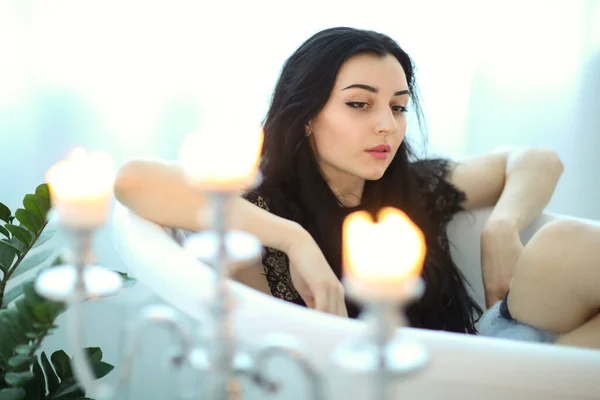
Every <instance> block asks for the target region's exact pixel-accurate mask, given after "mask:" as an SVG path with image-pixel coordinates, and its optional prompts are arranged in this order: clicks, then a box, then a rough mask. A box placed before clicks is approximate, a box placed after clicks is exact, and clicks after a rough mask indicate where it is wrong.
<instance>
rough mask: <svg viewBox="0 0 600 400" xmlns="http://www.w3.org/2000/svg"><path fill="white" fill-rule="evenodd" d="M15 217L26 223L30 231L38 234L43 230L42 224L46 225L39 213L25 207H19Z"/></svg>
mask: <svg viewBox="0 0 600 400" xmlns="http://www.w3.org/2000/svg"><path fill="white" fill-rule="evenodd" d="M15 217H16V218H17V220H19V222H20V223H22V224H23V225H25V226H26V227H27V228H29V230H30V231H32V232H35V233H36V234H37V233H39V232H40V231H41V230H42V226H43V225H44V222H43V221H42V218H41V217H40V216H39V215H37V214H36V213H34V212H31V211H29V210H25V209H23V208H19V209H18V210H17V211H16V212H15Z"/></svg>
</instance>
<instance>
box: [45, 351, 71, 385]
mask: <svg viewBox="0 0 600 400" xmlns="http://www.w3.org/2000/svg"><path fill="white" fill-rule="evenodd" d="M50 360H51V361H52V365H54V369H55V370H56V374H57V375H58V377H59V378H60V380H61V381H63V380H65V379H68V378H72V377H73V371H72V370H71V359H70V358H69V356H68V355H67V353H65V352H64V351H63V350H57V351H55V352H54V353H52V355H51V356H50Z"/></svg>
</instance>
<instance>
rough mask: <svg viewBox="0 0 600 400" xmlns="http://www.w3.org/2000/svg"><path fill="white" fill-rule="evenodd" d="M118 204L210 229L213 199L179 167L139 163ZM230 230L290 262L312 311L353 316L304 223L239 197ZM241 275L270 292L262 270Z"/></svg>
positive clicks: (123, 177)
mask: <svg viewBox="0 0 600 400" xmlns="http://www.w3.org/2000/svg"><path fill="white" fill-rule="evenodd" d="M114 192H115V196H116V198H117V200H119V201H120V202H121V203H123V204H124V205H125V206H127V207H129V208H130V209H131V210H133V211H134V212H135V213H136V214H138V215H140V216H141V217H143V218H145V219H147V220H149V221H152V222H155V223H157V224H159V225H163V226H167V227H170V228H179V229H185V230H191V231H200V230H203V229H207V228H210V226H209V225H210V223H209V222H207V221H209V217H210V213H211V211H210V207H209V204H208V200H207V199H206V198H205V197H204V196H203V195H202V194H201V193H199V192H198V191H196V190H195V189H194V188H193V187H191V186H190V185H189V184H188V183H187V181H186V179H185V176H184V173H183V170H182V169H181V167H179V166H178V165H177V164H175V163H166V162H162V161H159V160H134V161H129V162H128V163H126V164H125V165H123V166H122V167H121V169H120V170H119V173H118V175H117V179H116V181H115V187H114ZM228 212H229V218H228V220H227V224H228V228H229V229H234V230H242V231H246V232H249V233H251V234H253V235H254V236H256V237H257V238H258V240H259V241H260V242H261V243H262V244H263V245H264V246H267V247H271V248H274V249H277V250H281V251H283V252H284V253H286V254H287V256H288V258H289V260H290V270H291V273H292V280H293V283H294V287H295V288H296V290H297V291H298V293H299V294H300V296H301V297H302V298H303V300H304V302H305V303H306V304H307V305H309V307H311V308H314V309H316V310H319V311H324V312H329V313H332V314H336V315H342V316H344V315H347V312H346V307H345V303H344V290H343V287H342V284H341V283H340V281H339V280H338V279H337V277H336V276H335V274H334V273H333V271H332V270H331V267H330V266H329V264H328V263H327V260H326V259H325V256H324V255H323V253H322V252H321V250H320V249H319V247H318V245H317V244H316V242H315V241H314V239H313V238H312V237H311V236H310V234H309V233H308V232H307V231H306V230H305V229H304V228H302V227H301V226H300V225H299V224H298V223H296V222H293V221H289V220H286V219H284V218H281V217H278V216H276V215H274V214H271V213H270V212H268V211H266V210H263V209H261V208H260V207H258V206H256V205H254V204H252V203H250V202H249V201H246V200H245V199H243V198H242V197H240V196H235V197H234V198H233V199H232V201H231V203H230V204H229V205H228ZM250 268H251V269H250V270H247V271H244V272H242V271H238V272H237V274H236V278H237V279H238V280H239V281H240V282H242V283H244V284H247V285H248V286H251V287H254V288H256V289H258V290H261V291H266V280H265V277H264V276H263V275H262V274H261V273H260V269H259V268H252V267H250Z"/></svg>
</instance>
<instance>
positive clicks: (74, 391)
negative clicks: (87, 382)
mask: <svg viewBox="0 0 600 400" xmlns="http://www.w3.org/2000/svg"><path fill="white" fill-rule="evenodd" d="M81 396H85V393H84V392H83V390H82V389H81V387H80V386H79V384H78V383H77V381H76V380H75V378H73V377H71V378H68V379H65V380H64V381H62V382H61V383H60V385H59V386H58V389H56V392H54V393H49V398H50V399H51V400H69V399H78V398H80V397H81Z"/></svg>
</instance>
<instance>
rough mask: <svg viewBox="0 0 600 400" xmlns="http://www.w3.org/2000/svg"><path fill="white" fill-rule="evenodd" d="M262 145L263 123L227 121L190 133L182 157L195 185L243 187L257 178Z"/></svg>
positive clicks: (208, 188) (180, 158) (229, 188)
mask: <svg viewBox="0 0 600 400" xmlns="http://www.w3.org/2000/svg"><path fill="white" fill-rule="evenodd" d="M262 144H263V131H262V129H261V128H260V126H252V125H249V124H246V125H244V124H238V125H232V124H230V123H224V124H223V126H222V127H216V128H213V129H211V128H208V129H204V130H202V131H201V132H198V133H194V134H191V135H189V136H187V137H186V138H185V140H184V142H183V145H182V146H181V150H180V154H179V160H180V162H181V164H182V166H183V168H184V170H185V173H186V176H187V178H188V179H189V181H190V182H191V183H192V184H193V185H194V186H196V187H199V188H203V189H207V190H240V189H244V188H245V187H247V186H249V185H251V184H252V183H253V181H254V180H255V179H256V173H257V170H258V163H259V160H260V154H261V150H262Z"/></svg>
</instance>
